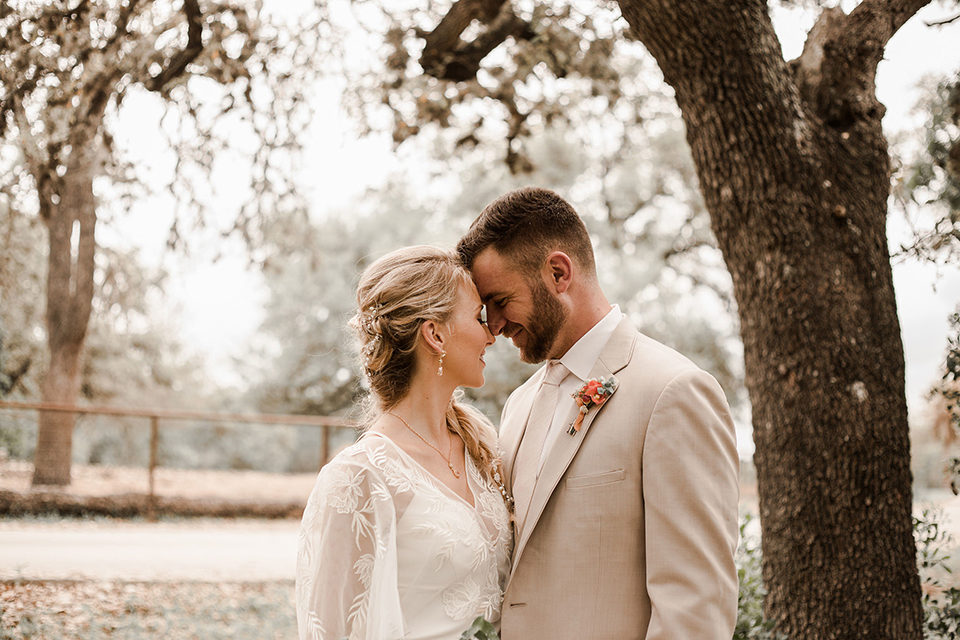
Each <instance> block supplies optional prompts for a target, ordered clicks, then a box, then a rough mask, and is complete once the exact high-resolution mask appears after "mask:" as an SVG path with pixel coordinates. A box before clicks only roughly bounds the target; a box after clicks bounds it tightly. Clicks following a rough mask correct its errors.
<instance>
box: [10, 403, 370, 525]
mask: <svg viewBox="0 0 960 640" xmlns="http://www.w3.org/2000/svg"><path fill="white" fill-rule="evenodd" d="M0 409H9V410H34V411H38V412H44V411H56V412H61V413H73V414H93V415H105V416H123V417H132V418H146V419H149V420H150V463H149V471H148V473H149V497H148V499H149V503H148V505H149V506H148V510H149V512H148V518H149V519H151V520H152V519H154V508H155V505H156V495H155V493H154V472H155V471H156V468H157V466H158V465H157V457H158V448H159V443H160V435H159V434H160V420H190V421H197V422H217V423H236V422H240V423H253V424H266V425H290V426H308V427H319V428H320V430H321V435H320V466H321V467H322V466H323V465H324V464H326V463H327V461H328V460H329V458H330V429H352V428H355V427H356V424H354V423H352V422H349V421H347V420H344V419H343V418H336V417H330V416H303V415H292V414H277V413H273V414H271V413H220V412H216V411H184V410H179V409H137V408H124V407H108V406H97V405H84V406H78V405H71V404H60V403H51V402H6V401H0Z"/></svg>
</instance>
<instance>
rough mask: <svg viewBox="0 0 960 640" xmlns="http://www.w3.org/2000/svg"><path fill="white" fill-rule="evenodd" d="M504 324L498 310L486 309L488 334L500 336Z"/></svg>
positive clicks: (504, 321)
mask: <svg viewBox="0 0 960 640" xmlns="http://www.w3.org/2000/svg"><path fill="white" fill-rule="evenodd" d="M491 306H492V305H491ZM506 324H507V322H506V320H504V318H503V314H502V313H501V312H500V311H499V310H498V309H495V308H491V307H487V328H488V329H490V333H492V334H493V335H495V336H498V335H500V332H501V331H503V327H504V325H506Z"/></svg>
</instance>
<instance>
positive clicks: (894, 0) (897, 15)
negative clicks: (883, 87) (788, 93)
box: [791, 0, 930, 128]
mask: <svg viewBox="0 0 960 640" xmlns="http://www.w3.org/2000/svg"><path fill="white" fill-rule="evenodd" d="M929 3H930V0H864V1H863V2H862V3H860V4H859V5H858V6H857V7H856V8H855V9H854V10H853V11H852V12H851V13H850V15H846V14H844V13H843V11H842V10H841V9H839V8H830V9H824V11H823V13H821V14H820V18H819V19H818V20H817V22H816V24H815V25H814V27H813V28H812V29H811V30H810V34H809V35H808V37H807V41H806V43H805V44H804V47H803V53H801V54H800V57H799V58H797V59H796V60H794V61H793V62H792V63H791V66H792V67H793V70H794V73H795V76H796V79H797V84H798V87H799V89H800V94H801V96H802V97H803V99H804V101H805V102H806V103H807V104H808V105H809V106H811V107H813V109H814V111H816V112H817V113H818V115H819V116H820V117H821V118H822V119H823V120H824V121H825V122H826V123H828V124H830V125H832V126H835V127H839V128H844V127H847V126H849V125H850V124H852V123H853V122H856V121H857V120H860V119H862V118H864V117H866V118H880V117H882V115H883V106H882V105H881V104H880V103H879V102H878V101H877V99H876V85H875V80H876V72H877V65H878V64H879V63H880V60H881V59H882V58H883V50H884V48H885V47H886V45H887V42H889V41H890V38H892V37H893V35H894V34H895V33H896V32H897V30H899V29H900V27H902V26H903V25H904V23H906V22H907V20H909V19H910V18H911V17H913V15H914V14H916V12H917V11H919V10H920V9H921V8H923V7H924V6H926V5H927V4H929Z"/></svg>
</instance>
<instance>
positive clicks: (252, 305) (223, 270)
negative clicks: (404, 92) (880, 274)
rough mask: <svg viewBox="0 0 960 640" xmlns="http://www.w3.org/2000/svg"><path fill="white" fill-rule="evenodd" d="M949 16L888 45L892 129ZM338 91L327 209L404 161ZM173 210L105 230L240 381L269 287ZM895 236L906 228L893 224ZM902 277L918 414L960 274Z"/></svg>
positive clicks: (953, 54) (949, 58)
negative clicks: (175, 238) (175, 251)
mask: <svg viewBox="0 0 960 640" xmlns="http://www.w3.org/2000/svg"><path fill="white" fill-rule="evenodd" d="M850 4H851V3H844V7H845V8H847V9H849V5H850ZM854 4H855V3H854ZM948 15H950V14H949V13H948V12H947V11H946V10H945V8H943V7H941V6H940V5H939V4H938V3H935V4H933V5H931V6H930V7H928V8H927V9H925V10H924V11H923V12H921V14H919V15H918V16H916V17H915V18H914V19H913V20H911V21H910V22H909V23H908V24H907V25H906V26H905V27H904V28H903V29H901V31H900V32H899V33H898V34H897V35H896V37H895V38H894V39H893V40H892V41H891V42H890V43H889V45H888V46H887V53H886V56H885V60H884V61H883V62H882V63H881V64H880V67H879V70H878V77H877V91H878V94H879V97H880V100H881V102H883V103H884V104H885V105H886V106H887V108H888V110H887V115H886V118H885V120H884V124H885V128H886V129H887V131H888V132H894V131H897V130H900V129H903V128H905V127H907V126H909V125H911V124H913V123H914V121H915V118H914V117H912V116H911V113H910V112H911V109H912V107H913V105H914V103H915V102H916V100H917V97H918V91H917V90H916V89H915V88H914V84H915V83H916V81H917V79H919V78H920V77H921V76H922V75H923V74H926V73H938V74H946V73H953V72H956V71H957V70H960V48H958V47H957V46H956V42H957V41H958V38H957V35H958V32H960V24H954V25H952V26H951V27H948V28H944V29H939V30H938V29H931V28H928V27H926V26H925V25H924V24H923V22H924V21H933V20H937V19H939V18H943V17H947V16H948ZM774 20H775V23H776V25H777V28H778V32H779V33H780V36H781V41H782V43H783V48H784V53H785V56H786V57H787V58H788V59H791V58H794V57H796V56H797V55H799V53H800V51H801V49H802V46H803V38H804V36H805V34H806V32H807V30H809V28H810V26H811V24H812V21H813V17H812V16H811V15H809V14H807V13H805V12H802V11H784V10H776V11H775V12H774ZM338 94H339V91H338V88H337V86H336V85H335V84H333V83H330V84H329V85H328V86H326V87H324V90H322V91H318V92H317V93H316V95H317V104H316V111H317V116H316V118H315V120H314V121H315V122H319V123H323V126H322V127H317V128H315V130H314V131H313V138H312V139H310V140H309V141H307V142H306V152H305V156H304V158H303V162H302V164H301V167H302V175H304V176H309V179H308V180H307V181H306V183H305V184H307V185H309V189H310V191H311V194H315V195H316V197H318V198H321V199H322V202H323V203H324V206H325V208H327V209H329V208H331V206H335V205H340V204H345V203H347V202H349V201H350V200H351V198H353V197H354V196H356V195H357V194H359V193H361V192H362V191H363V190H364V189H365V188H366V187H368V186H371V185H374V184H377V183H378V182H379V181H381V180H383V179H384V178H385V177H386V176H387V175H388V174H389V173H390V172H391V171H393V170H395V169H396V168H397V164H398V161H397V160H396V158H395V157H394V156H393V155H392V153H391V144H390V141H389V139H387V138H386V137H383V136H382V137H378V138H371V139H366V140H358V139H356V138H355V137H354V135H353V134H352V131H353V129H354V125H353V123H351V122H349V121H348V119H347V117H346V115H345V114H344V113H343V111H342V110H341V108H340V106H339V103H338V101H339V95H338ZM131 102H132V101H131V100H128V101H127V103H126V104H125V109H131V108H132V109H133V110H134V111H135V112H136V113H137V118H136V120H137V123H138V125H137V127H136V129H137V130H136V131H135V132H134V131H131V132H130V136H131V140H133V139H134V138H136V140H137V143H136V144H130V145H125V146H127V148H133V149H141V150H143V151H142V153H143V157H142V158H140V159H139V161H142V162H147V163H159V164H158V166H157V170H158V171H162V166H161V165H162V162H160V161H159V160H158V159H157V158H156V156H154V155H152V154H151V153H150V150H151V149H155V148H157V147H158V146H160V141H159V139H156V140H152V137H154V136H156V134H153V133H151V132H150V130H149V129H150V128H149V126H145V125H144V124H143V123H145V122H153V121H156V119H157V118H159V113H155V111H156V107H155V106H151V104H149V103H148V101H146V100H144V101H142V102H143V104H139V103H134V104H131ZM225 184H229V182H228V181H225ZM305 188H306V187H305ZM218 191H220V192H222V193H225V194H228V195H229V193H230V191H231V190H230V189H229V187H228V188H226V189H222V188H221V189H219V190H218ZM228 195H227V196H225V197H228ZM220 204H221V205H222V206H218V209H219V210H220V212H219V213H220V215H222V216H224V219H225V220H227V219H229V216H230V215H232V211H231V210H232V207H231V206H229V204H230V203H229V202H222V203H220ZM171 207H172V203H171V202H170V201H169V199H167V198H163V197H155V198H152V199H148V200H146V201H144V202H142V203H139V204H138V205H137V206H136V207H135V208H134V209H133V210H132V211H130V212H129V215H127V216H126V217H125V218H123V219H122V220H120V221H118V222H119V224H118V225H117V226H116V227H115V228H114V229H112V230H110V231H106V230H105V237H104V238H103V240H104V241H106V242H108V243H112V242H120V243H121V244H128V245H134V246H139V247H140V248H141V251H142V255H143V257H144V259H145V260H146V261H147V263H148V264H157V263H159V262H161V261H162V262H163V263H164V264H166V265H167V266H168V268H169V269H170V270H171V272H172V276H173V277H172V278H171V283H170V286H169V292H170V293H171V294H172V296H173V298H174V300H176V301H177V302H176V304H175V308H174V309H171V310H170V317H171V319H172V321H173V322H174V323H176V324H178V325H179V327H180V330H179V331H180V336H181V338H182V339H183V340H184V342H185V343H186V344H187V345H188V346H190V347H192V348H195V349H196V350H198V351H199V352H202V353H203V354H205V356H206V358H207V360H208V362H209V364H210V368H211V374H212V375H214V376H216V377H217V379H218V381H219V382H221V383H224V384H235V385H238V386H239V385H241V384H242V383H241V380H240V378H239V376H237V375H236V374H235V373H234V371H235V365H234V363H233V360H232V359H233V358H235V357H239V356H240V355H241V354H242V353H243V351H244V348H245V346H246V344H247V343H248V342H249V340H250V339H251V337H252V336H253V334H254V333H255V332H256V329H257V327H258V325H259V323H260V321H261V319H262V317H263V305H264V302H265V300H266V291H265V289H264V287H263V285H262V282H261V281H260V278H259V277H258V276H257V275H256V274H255V273H252V272H250V271H248V270H246V267H245V262H246V258H245V255H244V253H243V250H242V249H241V248H240V247H239V246H238V244H236V243H232V244H231V243H215V244H216V246H217V250H220V251H222V252H223V257H222V258H221V259H220V260H219V261H218V262H216V263H215V264H213V263H211V260H212V258H213V250H212V249H211V243H200V244H199V246H198V247H197V248H196V251H195V253H194V255H193V256H192V257H191V259H189V260H187V261H184V260H182V259H180V258H179V257H178V258H173V257H171V256H169V255H167V254H165V253H164V250H163V239H165V238H166V231H167V229H168V227H169V224H170V220H171V216H170V211H171ZM894 222H896V221H895V220H894ZM101 228H102V227H101ZM99 232H100V231H99V230H98V234H99ZM891 233H892V234H896V233H898V232H897V231H896V229H894V228H891ZM224 245H226V246H224ZM894 278H895V284H896V288H897V295H898V303H899V307H900V316H901V324H902V328H903V339H904V346H905V349H906V357H907V394H908V402H909V404H910V406H911V411H912V412H915V411H916V410H917V409H918V408H919V407H920V406H921V399H922V396H923V395H924V393H925V392H926V390H927V389H928V388H929V386H930V385H931V383H932V382H933V381H934V380H935V378H936V376H937V370H938V368H939V366H940V364H941V363H942V361H943V357H944V355H945V353H944V349H945V344H946V343H945V337H946V335H947V327H948V325H947V317H948V315H949V314H950V313H951V312H952V311H953V310H954V305H955V304H956V303H957V301H960V273H958V272H957V270H956V269H952V270H945V271H944V272H943V274H942V276H941V277H940V278H939V279H938V278H937V274H936V272H935V270H934V269H932V268H929V267H926V266H924V265H917V264H904V265H899V266H897V267H896V268H895V271H894ZM741 450H742V451H743V453H750V452H751V451H752V444H750V443H748V442H747V443H743V446H742V447H741Z"/></svg>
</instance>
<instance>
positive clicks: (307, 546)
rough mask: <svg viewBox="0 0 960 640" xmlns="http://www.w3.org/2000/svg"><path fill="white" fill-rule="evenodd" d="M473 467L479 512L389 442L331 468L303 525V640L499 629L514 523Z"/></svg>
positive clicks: (393, 639)
mask: <svg viewBox="0 0 960 640" xmlns="http://www.w3.org/2000/svg"><path fill="white" fill-rule="evenodd" d="M466 459H467V465H466V474H467V484H468V486H469V487H470V491H471V493H472V495H473V499H474V503H475V504H474V505H471V504H469V503H468V502H467V501H465V500H464V499H463V498H461V497H460V496H458V495H457V494H456V493H454V492H453V491H452V490H451V489H450V488H449V487H447V486H446V485H444V484H443V483H442V482H440V481H439V480H437V479H436V478H434V477H433V476H432V475H431V474H430V473H429V472H427V471H426V470H425V469H424V468H423V467H422V466H420V464H419V463H417V462H416V461H415V460H414V459H413V458H411V457H410V456H409V455H407V454H406V453H404V451H403V450H402V449H401V448H400V447H398V446H397V445H396V444H395V443H394V442H393V441H391V440H390V439H389V438H387V437H386V436H383V435H382V434H379V433H372V432H371V433H367V434H365V435H364V436H363V437H361V438H360V440H359V441H357V443H356V444H354V445H352V446H350V447H348V448H347V449H345V450H344V451H343V452H341V453H340V454H339V455H337V456H336V457H335V458H334V459H333V460H331V461H330V462H329V463H328V464H327V465H326V466H324V467H323V469H322V470H321V471H320V475H319V477H318V478H317V484H316V486H315V487H314V489H313V492H312V493H311V494H310V499H309V500H308V502H307V506H306V509H305V511H304V514H303V522H302V524H301V526H300V542H299V552H298V556H297V587H296V597H297V624H298V626H299V629H300V638H301V640H306V639H310V640H341V639H342V638H350V640H397V639H400V638H404V639H407V640H458V639H459V638H460V635H461V633H463V631H465V630H466V629H468V628H469V627H470V625H471V623H472V622H473V621H474V619H476V617H477V616H483V617H485V618H486V619H487V620H489V621H490V622H497V621H499V619H500V605H501V602H502V600H503V587H504V585H505V580H506V577H507V573H508V571H509V568H510V553H511V546H512V534H511V530H510V522H509V516H508V513H507V509H506V507H505V506H504V503H503V498H502V497H501V495H500V491H499V489H498V488H497V486H496V485H495V484H493V483H492V482H489V481H487V480H485V479H484V478H483V477H482V476H481V474H480V472H479V470H478V469H477V467H476V466H475V465H474V464H473V461H472V460H471V459H470V457H469V456H466ZM497 626H499V625H497Z"/></svg>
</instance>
